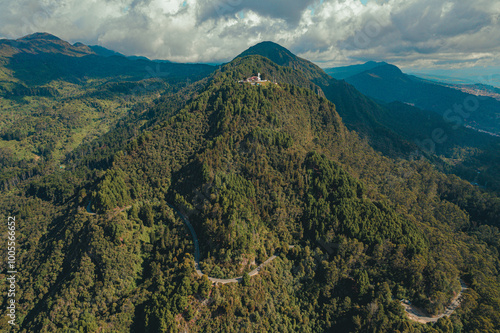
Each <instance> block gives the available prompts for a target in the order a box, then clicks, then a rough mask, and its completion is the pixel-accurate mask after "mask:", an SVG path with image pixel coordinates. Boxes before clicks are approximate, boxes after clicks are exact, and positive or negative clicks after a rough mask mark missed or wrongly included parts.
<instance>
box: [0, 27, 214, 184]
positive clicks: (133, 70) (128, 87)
mask: <svg viewBox="0 0 500 333" xmlns="http://www.w3.org/2000/svg"><path fill="white" fill-rule="evenodd" d="M213 70H214V68H213V67H211V66H206V65H186V64H170V63H162V64H158V63H155V62H152V61H145V60H129V59H127V58H125V57H117V56H113V57H103V56H99V55H96V54H95V53H94V52H93V51H92V49H91V48H89V47H88V46H86V45H83V44H81V43H80V44H78V43H77V44H75V45H71V44H69V43H68V42H66V41H63V40H61V39H59V38H57V37H55V36H52V35H49V34H42V33H37V34H33V35H29V36H26V37H24V38H20V39H17V40H1V41H0V152H1V154H0V165H1V166H2V170H1V172H0V188H2V189H7V188H10V187H13V186H14V185H15V184H17V183H18V182H19V181H20V179H25V178H27V177H31V176H32V175H34V174H40V173H43V172H45V171H44V170H46V169H50V170H54V169H58V168H64V167H65V165H64V163H63V159H64V158H65V156H66V154H68V153H70V152H72V151H73V150H74V149H75V148H77V147H78V146H80V145H81V144H84V143H89V142H91V141H93V140H94V139H96V138H98V137H100V136H101V135H103V134H104V133H106V132H107V131H109V130H110V129H112V128H113V127H114V126H115V124H116V123H117V122H118V121H119V119H121V118H122V117H125V116H127V115H128V114H129V112H131V111H132V110H134V109H135V108H139V105H141V104H145V105H147V104H148V103H151V102H152V101H154V100H155V99H157V98H159V97H160V95H169V94H172V93H175V92H176V91H178V90H179V89H181V88H183V87H185V86H186V85H187V84H188V83H189V82H191V81H197V80H199V79H201V78H203V77H205V76H207V75H208V74H210V73H211V72H212V71H213Z"/></svg>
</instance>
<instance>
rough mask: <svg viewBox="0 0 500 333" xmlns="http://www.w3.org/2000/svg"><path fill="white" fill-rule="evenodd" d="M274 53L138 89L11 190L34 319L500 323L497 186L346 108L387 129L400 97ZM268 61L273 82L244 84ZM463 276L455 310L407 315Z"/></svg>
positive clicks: (61, 324)
mask: <svg viewBox="0 0 500 333" xmlns="http://www.w3.org/2000/svg"><path fill="white" fill-rule="evenodd" d="M279 54H281V56H280V57H279V58H280V59H285V60H283V62H282V64H283V65H285V66H282V65H280V64H278V63H275V62H273V61H272V59H268V58H266V57H264V56H262V55H252V54H243V55H242V56H241V57H237V58H236V59H235V60H233V61H232V62H230V63H229V64H226V65H224V66H222V68H221V69H220V70H217V71H215V72H213V73H211V74H210V75H209V76H208V77H205V78H201V80H199V81H196V82H194V83H189V84H179V85H178V86H174V88H175V89H174V88H170V87H166V88H159V92H158V93H159V94H160V95H161V96H160V97H157V98H152V99H150V100H148V101H147V103H145V102H143V101H141V100H131V101H130V103H131V105H130V111H129V112H127V114H126V115H124V116H123V117H121V118H120V120H119V121H117V122H116V123H115V124H112V125H110V129H109V131H107V132H106V133H105V134H101V135H99V136H98V137H96V138H95V139H93V140H90V141H89V142H86V143H82V144H79V145H78V146H77V147H76V148H75V149H73V150H71V152H69V153H67V154H65V155H64V159H63V161H64V164H65V168H63V169H58V170H47V171H46V172H44V173H43V174H39V175H35V176H33V177H31V178H28V179H25V180H21V181H19V183H18V184H17V186H15V187H14V186H13V187H9V189H8V190H7V191H3V192H2V193H0V205H1V206H0V207H1V209H0V211H1V212H2V214H9V215H14V216H16V221H18V224H17V226H18V228H19V229H18V242H19V244H20V252H19V257H18V260H19V262H20V264H22V268H23V273H22V274H20V275H19V279H20V280H19V286H22V293H20V295H19V299H18V301H17V315H18V318H19V324H20V325H19V331H21V332H57V331H63V330H78V331H84V332H96V331H116V332H129V331H130V332H180V331H195V332H196V331H204V332H241V331H249V332H252V331H261V332H286V331H288V332H330V331H340V332H366V331H373V332H397V331H399V332H436V331H438V332H449V333H451V332H455V331H460V330H462V331H466V332H467V331H473V330H478V331H480V332H481V331H488V330H489V331H492V332H494V330H498V328H499V327H500V320H499V319H498V318H500V317H499V312H498V309H499V308H500V304H499V303H498V299H500V280H499V275H498V271H497V267H498V265H499V264H500V262H499V258H498V251H499V250H500V243H499V242H498V234H499V231H498V227H499V225H498V221H499V220H500V211H499V207H500V204H499V203H500V199H499V198H498V197H496V196H495V195H493V194H488V193H484V192H482V191H481V190H480V189H478V188H475V187H472V186H471V185H470V184H468V183H466V182H464V181H462V180H460V179H459V178H458V177H455V176H447V175H445V174H443V173H440V172H439V171H437V170H436V169H435V168H433V167H432V165H430V164H429V162H427V161H426V160H423V159H422V160H416V161H408V160H404V159H392V158H389V157H387V156H384V155H383V154H381V153H380V152H379V151H377V150H375V149H374V148H373V147H371V146H370V142H368V141H367V140H363V139H362V138H361V137H360V135H359V134H358V133H356V132H355V131H353V130H352V128H349V126H348V125H346V124H345V123H344V120H343V119H344V118H346V119H348V121H350V122H351V124H354V122H355V121H360V123H359V126H364V127H365V128H366V130H367V131H372V132H371V133H374V134H377V132H376V130H375V129H373V128H372V127H370V123H367V122H361V120H363V118H362V116H365V115H370V117H371V118H370V119H368V118H367V119H368V120H369V121H378V119H377V118H378V117H379V116H381V114H382V113H384V112H389V111H388V109H385V108H383V107H381V106H378V105H377V104H376V103H374V102H373V101H371V100H369V99H367V98H366V97H364V96H363V95H361V94H360V93H359V92H357V91H356V90H355V89H354V88H353V87H352V86H350V85H348V84H346V83H345V82H336V81H333V80H332V79H329V78H328V77H327V76H325V75H323V74H321V72H318V71H317V69H316V68H315V67H313V66H309V65H308V64H307V63H305V60H296V59H295V60H294V59H293V58H292V59H288V60H286V59H287V57H286V56H287V55H288V56H289V54H288V53H286V52H285V53H279ZM290 63H295V66H296V67H295V68H293V66H292V67H290V66H288V65H287V64H290ZM258 72H260V73H263V74H265V75H266V77H268V78H273V79H274V80H275V81H276V83H277V84H274V83H273V84H267V85H261V86H251V85H249V84H239V83H238V80H241V79H242V78H244V77H248V76H251V75H255V74H256V73H258ZM314 73H316V74H314ZM311 78H314V79H313V80H311ZM323 80H325V81H323ZM186 83H187V82H186ZM318 89H320V91H323V92H324V95H323V94H322V93H321V92H320V93H319V94H318ZM337 89H338V90H337ZM113 92H114V90H109V93H110V97H112V98H114V96H115V95H114V94H113ZM325 96H332V98H337V99H338V100H340V101H341V102H342V103H340V104H341V105H342V108H343V112H345V117H344V116H343V115H342V114H341V113H340V111H339V105H336V104H334V103H332V102H331V101H329V100H328V99H327V98H325ZM75 99H76V100H78V99H77V98H76V96H75ZM355 110H360V111H359V114H354V115H353V116H352V118H351V119H349V118H348V116H349V112H350V111H355ZM375 110H377V112H380V114H378V113H376V112H375ZM368 111H373V113H371V112H370V113H368ZM367 117H368V116H367ZM351 126H353V125H351ZM380 137H382V135H380ZM396 139H397V140H401V141H398V142H402V144H403V145H404V144H407V143H405V141H404V139H402V137H401V136H397V135H395V136H394V139H393V140H396ZM388 140H391V139H390V138H389V139H388ZM394 142H396V141H394ZM407 145H410V144H407ZM410 146H411V145H410ZM403 148H404V146H403ZM398 149H402V148H399V147H398ZM404 149H407V148H404ZM177 212H181V213H182V214H184V215H185V216H187V217H188V218H189V220H190V221H191V223H192V225H193V227H194V229H196V233H197V234H198V238H199V239H198V246H199V247H200V253H201V266H202V269H203V272H206V273H207V274H209V275H210V276H211V277H218V278H227V277H234V276H239V275H243V279H242V283H238V284H237V283H234V284H227V285H224V286H219V285H212V284H211V283H210V281H209V280H208V278H207V277H201V278H200V277H199V276H198V275H197V274H196V272H195V269H194V268H195V267H194V260H193V254H194V253H195V251H194V248H195V246H196V245H195V244H194V243H193V239H192V238H191V235H190V233H189V230H188V229H187V228H185V225H184V224H183V221H181V220H180V218H179V214H178V213H177ZM3 218H4V219H5V220H7V217H6V216H3ZM3 235H5V233H3ZM290 245H294V247H293V248H290ZM2 251H5V249H4V250H2ZM273 254H276V255H277V257H276V259H275V260H273V261H272V262H270V263H269V264H267V265H266V266H264V267H263V268H262V269H261V270H260V272H259V274H258V275H255V276H252V277H251V278H250V277H249V276H247V275H246V274H245V273H248V272H250V271H251V270H253V269H254V268H256V267H257V266H258V265H259V264H261V263H262V262H264V260H266V259H267V258H269V257H270V256H271V255H273ZM2 255H6V253H2ZM460 278H461V279H463V280H464V281H465V282H466V283H467V284H468V285H469V288H468V289H467V290H466V291H464V300H463V302H462V304H461V306H460V307H459V308H458V309H457V311H456V312H455V314H454V315H453V316H452V317H450V318H448V317H445V318H442V319H440V320H439V321H438V322H437V323H436V324H435V325H434V326H427V325H420V324H418V323H414V322H412V321H410V320H409V319H408V318H407V317H406V315H405V312H404V308H403V306H402V305H401V304H400V302H399V300H400V299H403V298H404V299H410V300H411V301H412V302H413V303H414V304H416V305H417V306H419V307H422V308H424V309H425V310H426V311H428V312H429V313H431V314H440V313H442V312H443V311H444V309H445V307H446V306H447V305H448V303H449V302H450V301H451V300H453V299H454V297H455V295H456V293H458V292H459V291H461V285H460ZM6 287H7V284H4V285H3V287H2V288H6ZM4 291H5V289H2V292H4ZM5 309H6V307H2V310H1V311H5ZM1 316H2V317H1V318H3V319H2V320H1V321H0V328H1V329H6V327H8V326H7V325H8V324H7V322H6V318H7V317H6V315H5V313H4V312H3V313H2V314H1Z"/></svg>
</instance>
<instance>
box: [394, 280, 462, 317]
mask: <svg viewBox="0 0 500 333" xmlns="http://www.w3.org/2000/svg"><path fill="white" fill-rule="evenodd" d="M460 285H461V286H462V289H461V290H460V292H459V293H458V295H457V296H455V298H453V300H452V301H451V303H450V305H448V307H447V308H446V309H445V310H444V312H443V313H442V314H440V315H438V316H435V317H430V316H429V314H428V313H426V312H425V311H424V310H422V309H420V308H417V307H416V306H414V305H410V304H406V303H404V302H401V304H402V305H403V306H404V308H405V310H406V314H407V315H408V318H410V319H411V320H413V321H416V322H418V323H421V324H427V323H435V322H437V321H438V320H439V319H440V318H443V317H445V316H446V317H449V316H451V314H452V313H453V312H455V310H456V309H457V308H458V307H459V306H460V302H461V298H460V297H461V296H462V293H463V291H464V290H465V289H467V285H466V284H465V283H464V282H463V281H462V280H460Z"/></svg>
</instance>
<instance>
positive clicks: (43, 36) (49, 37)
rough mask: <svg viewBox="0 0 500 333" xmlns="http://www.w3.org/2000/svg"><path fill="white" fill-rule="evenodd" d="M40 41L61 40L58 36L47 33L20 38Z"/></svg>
mask: <svg viewBox="0 0 500 333" xmlns="http://www.w3.org/2000/svg"><path fill="white" fill-rule="evenodd" d="M37 39H38V40H40V39H43V40H57V41H60V40H61V38H59V37H57V36H54V35H52V34H49V33H47V32H35V33H33V34H31V35H26V36H24V37H21V38H19V39H18V40H37Z"/></svg>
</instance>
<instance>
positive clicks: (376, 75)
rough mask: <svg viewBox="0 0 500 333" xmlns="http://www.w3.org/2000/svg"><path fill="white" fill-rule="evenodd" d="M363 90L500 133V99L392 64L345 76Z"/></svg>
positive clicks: (368, 93)
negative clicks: (422, 75) (428, 77)
mask: <svg viewBox="0 0 500 333" xmlns="http://www.w3.org/2000/svg"><path fill="white" fill-rule="evenodd" d="M345 80H346V81H347V82H348V83H350V84H352V85H353V86H355V87H356V89H358V90H359V91H360V92H362V93H363V94H365V95H367V96H370V97H372V98H375V99H377V100H381V101H385V102H394V101H399V102H404V103H408V104H411V105H414V106H417V107H419V108H421V109H424V110H429V111H433V112H436V113H437V114H439V115H441V116H443V117H444V119H445V120H447V121H448V122H449V123H453V124H457V125H459V126H462V125H468V126H471V127H473V128H476V129H480V130H483V131H487V132H491V133H495V134H497V135H498V134H500V121H499V119H500V118H499V117H498V114H499V112H500V111H499V110H500V101H498V100H496V99H494V98H491V97H488V96H475V95H472V94H469V93H466V92H463V91H460V90H457V89H453V88H450V87H446V86H444V85H442V84H439V83H437V82H433V81H429V80H424V79H420V78H418V77H415V76H412V75H407V74H404V73H403V72H401V70H400V69H399V68H397V67H396V66H394V65H390V64H386V65H384V66H376V67H374V68H371V69H369V70H366V71H364V72H362V73H358V74H355V75H353V76H350V77H347V78H345Z"/></svg>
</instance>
